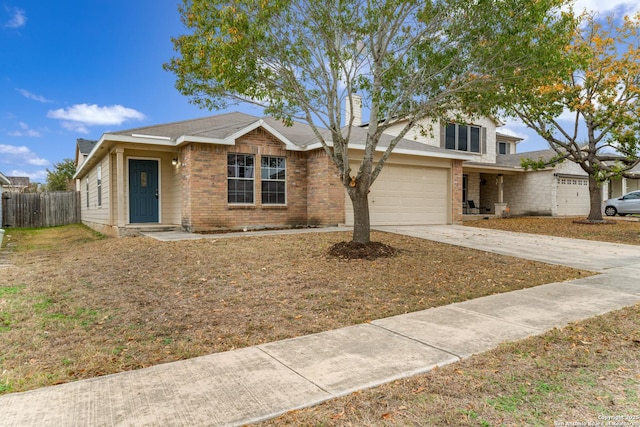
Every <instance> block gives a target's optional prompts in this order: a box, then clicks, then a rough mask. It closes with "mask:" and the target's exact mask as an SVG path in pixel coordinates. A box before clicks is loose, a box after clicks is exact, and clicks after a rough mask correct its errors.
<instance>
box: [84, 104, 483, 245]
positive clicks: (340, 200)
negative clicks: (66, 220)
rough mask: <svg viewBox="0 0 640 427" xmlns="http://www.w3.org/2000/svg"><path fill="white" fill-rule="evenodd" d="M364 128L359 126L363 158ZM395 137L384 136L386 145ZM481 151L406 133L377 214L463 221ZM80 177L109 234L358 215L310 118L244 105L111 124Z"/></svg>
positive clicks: (95, 221) (381, 188) (357, 142)
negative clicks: (467, 176)
mask: <svg viewBox="0 0 640 427" xmlns="http://www.w3.org/2000/svg"><path fill="white" fill-rule="evenodd" d="M494 133H495V132H494ZM365 136H366V130H365V129H363V128H360V127H356V128H354V129H353V136H352V138H353V139H352V143H351V145H350V147H351V150H352V152H353V159H354V161H355V162H357V155H358V153H362V152H363V149H364V145H363V143H362V141H364V140H365ZM492 138H493V140H495V136H493V137H492ZM390 140H391V137H390V136H383V138H382V141H381V144H380V145H381V147H380V150H383V149H384V146H385V144H388V143H389V141H390ZM78 152H80V150H79V151H78ZM78 158H79V157H78V156H77V159H78ZM472 159H473V156H469V155H468V154H466V153H461V152H457V151H452V150H448V149H446V148H442V147H439V146H437V147H435V146H430V145H427V144H422V143H420V142H417V141H411V140H403V141H401V143H400V144H399V145H398V146H397V148H396V150H395V151H394V154H393V155H392V156H391V157H390V158H389V161H388V164H387V165H386V166H385V169H384V170H383V172H382V174H381V175H380V177H379V179H378V181H376V185H375V187H374V188H373V189H372V192H371V195H370V201H371V207H372V208H371V219H372V223H373V224H395V223H405V224H406V223H410V224H440V223H444V224H446V223H454V222H459V221H461V219H462V205H461V203H460V200H461V197H462V195H461V191H462V181H461V176H462V174H461V172H462V162H463V161H465V160H472ZM354 166H355V164H354ZM75 178H76V179H77V180H79V184H80V192H81V201H82V221H83V222H84V223H85V224H87V225H89V226H90V227H92V228H94V229H96V230H98V231H101V232H103V233H105V234H110V235H126V234H129V233H131V232H136V231H137V230H139V229H140V227H151V226H162V227H168V228H171V227H173V228H182V229H184V230H188V231H192V232H207V231H215V230H222V229H244V228H248V229H253V228H263V227H292V226H308V225H318V226H328V225H337V224H347V225H349V224H351V223H352V222H353V215H352V212H351V207H350V203H349V200H348V196H346V192H345V190H344V188H343V187H342V184H341V182H340V180H339V177H338V170H337V169H336V167H335V166H334V165H333V163H332V161H331V160H330V159H329V157H328V156H327V154H326V152H325V151H324V149H323V148H322V146H321V145H320V143H319V142H318V141H317V139H316V137H315V135H314V134H313V132H312V131H311V129H310V127H309V126H307V125H305V124H302V123H294V124H293V126H291V127H286V126H284V125H283V124H282V123H281V122H279V121H277V120H274V119H272V118H268V117H267V118H259V117H255V116H251V115H247V114H244V113H228V114H222V115H217V116H212V117H205V118H201V119H195V120H187V121H183V122H177V123H168V124H161V125H156V126H149V127H142V128H136V129H130V130H125V131H119V132H111V133H106V134H104V135H102V137H101V138H100V139H99V140H98V141H97V142H96V143H95V145H94V146H93V148H92V149H91V151H90V153H89V154H88V155H87V156H86V159H84V160H83V162H82V163H80V164H79V165H78V167H77V172H76V175H75Z"/></svg>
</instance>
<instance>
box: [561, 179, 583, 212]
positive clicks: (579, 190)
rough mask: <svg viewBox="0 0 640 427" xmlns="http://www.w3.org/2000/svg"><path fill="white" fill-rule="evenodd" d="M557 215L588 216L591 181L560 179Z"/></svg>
mask: <svg viewBox="0 0 640 427" xmlns="http://www.w3.org/2000/svg"><path fill="white" fill-rule="evenodd" d="M556 184H557V185H558V193H557V198H556V200H557V204H558V210H557V215H560V216H570V215H587V214H588V213H589V206H590V205H589V180H588V179H587V178H568V177H566V178H564V177H558V178H557V180H556Z"/></svg>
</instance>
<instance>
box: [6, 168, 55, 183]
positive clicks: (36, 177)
mask: <svg viewBox="0 0 640 427" xmlns="http://www.w3.org/2000/svg"><path fill="white" fill-rule="evenodd" d="M4 175H5V176H28V177H29V181H30V182H40V183H42V182H46V181H47V170H46V169H40V170H37V171H33V172H27V171H25V170H24V169H13V170H8V171H5V172H4Z"/></svg>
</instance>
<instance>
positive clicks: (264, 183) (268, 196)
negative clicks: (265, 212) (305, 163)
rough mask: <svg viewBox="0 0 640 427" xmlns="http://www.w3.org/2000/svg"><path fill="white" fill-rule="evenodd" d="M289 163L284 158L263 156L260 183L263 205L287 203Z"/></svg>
mask: <svg viewBox="0 0 640 427" xmlns="http://www.w3.org/2000/svg"><path fill="white" fill-rule="evenodd" d="M286 173H287V162H286V159H285V158H284V157H274V156H262V158H261V159H260V183H261V188H262V204H264V205H284V204H285V203H286Z"/></svg>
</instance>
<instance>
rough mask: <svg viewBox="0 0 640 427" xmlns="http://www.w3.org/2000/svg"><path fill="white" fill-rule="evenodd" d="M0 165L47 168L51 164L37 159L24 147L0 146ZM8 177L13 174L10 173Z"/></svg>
mask: <svg viewBox="0 0 640 427" xmlns="http://www.w3.org/2000/svg"><path fill="white" fill-rule="evenodd" d="M0 164H8V165H29V166H49V165H51V162H50V161H49V160H47V159H43V158H41V157H38V155H37V154H36V153H34V152H33V151H31V149H30V148H29V147H25V146H24V145H22V146H18V145H5V144H0ZM5 175H6V173H5ZM10 175H13V173H10Z"/></svg>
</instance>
